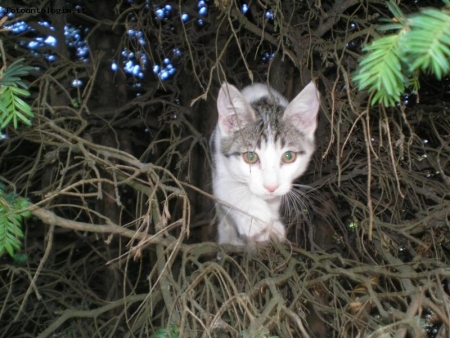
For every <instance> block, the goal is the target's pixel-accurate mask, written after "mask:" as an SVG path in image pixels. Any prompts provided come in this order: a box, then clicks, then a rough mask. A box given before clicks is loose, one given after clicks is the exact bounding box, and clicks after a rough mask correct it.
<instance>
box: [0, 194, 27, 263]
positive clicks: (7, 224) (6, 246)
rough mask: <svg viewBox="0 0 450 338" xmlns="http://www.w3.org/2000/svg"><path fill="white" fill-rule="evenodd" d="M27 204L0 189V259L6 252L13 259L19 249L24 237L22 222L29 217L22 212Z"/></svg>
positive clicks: (24, 211) (14, 195)
mask: <svg viewBox="0 0 450 338" xmlns="http://www.w3.org/2000/svg"><path fill="white" fill-rule="evenodd" d="M29 204H30V203H29V202H28V200H27V199H25V198H22V197H19V196H17V195H16V194H14V193H6V192H5V191H4V188H3V187H0V257H1V256H3V255H4V254H5V253H6V252H7V253H8V254H9V255H10V256H11V257H14V255H15V252H17V251H19V250H20V249H21V239H22V238H23V237H24V233H23V231H22V220H23V218H24V217H25V218H26V217H30V216H31V213H30V212H29V211H28V210H24V209H26V208H27V207H28V206H29Z"/></svg>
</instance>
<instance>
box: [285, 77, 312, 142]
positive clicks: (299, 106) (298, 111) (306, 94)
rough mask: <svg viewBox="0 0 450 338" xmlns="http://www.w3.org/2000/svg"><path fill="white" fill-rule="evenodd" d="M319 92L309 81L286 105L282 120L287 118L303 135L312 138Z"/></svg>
mask: <svg viewBox="0 0 450 338" xmlns="http://www.w3.org/2000/svg"><path fill="white" fill-rule="evenodd" d="M319 107H320V94H319V91H318V90H317V88H316V86H315V84H314V82H312V81H311V82H310V83H309V84H308V85H307V86H306V87H305V88H304V89H303V90H302V91H301V92H300V94H298V95H297V96H296V97H295V98H294V99H293V100H292V101H291V103H289V105H288V106H287V108H286V110H285V112H284V116H283V120H289V121H291V123H293V124H294V126H295V127H296V128H297V129H298V130H300V131H301V132H302V133H303V134H305V136H306V137H307V138H308V139H310V140H314V132H315V131H316V128H317V113H318V112H319Z"/></svg>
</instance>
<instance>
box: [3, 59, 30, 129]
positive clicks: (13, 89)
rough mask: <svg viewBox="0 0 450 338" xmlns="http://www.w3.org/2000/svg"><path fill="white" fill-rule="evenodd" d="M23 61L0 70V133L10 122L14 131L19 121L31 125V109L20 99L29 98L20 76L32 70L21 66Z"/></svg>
mask: <svg viewBox="0 0 450 338" xmlns="http://www.w3.org/2000/svg"><path fill="white" fill-rule="evenodd" d="M23 60H24V59H18V60H16V61H15V62H13V63H12V64H11V65H10V66H9V67H6V68H5V69H3V68H2V69H0V131H1V130H2V129H4V128H6V127H7V126H8V125H9V124H10V123H11V122H12V123H13V125H14V128H16V129H17V126H18V123H19V121H20V122H22V123H24V124H26V125H31V118H32V117H33V116H34V114H33V112H32V111H31V107H30V106H29V105H28V103H26V102H25V101H24V100H22V98H21V97H28V96H30V92H29V91H28V86H27V85H26V84H25V83H24V82H23V81H22V79H21V76H25V75H28V73H29V71H30V70H32V69H33V67H29V66H24V65H22V61H23ZM19 87H22V88H23V89H22V88H19ZM0 135H1V132H0Z"/></svg>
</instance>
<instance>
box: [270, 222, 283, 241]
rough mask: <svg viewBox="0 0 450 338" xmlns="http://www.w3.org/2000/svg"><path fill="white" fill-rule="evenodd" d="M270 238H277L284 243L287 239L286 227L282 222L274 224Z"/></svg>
mask: <svg viewBox="0 0 450 338" xmlns="http://www.w3.org/2000/svg"><path fill="white" fill-rule="evenodd" d="M270 236H275V237H277V238H278V240H279V241H280V242H283V241H284V240H285V239H286V227H285V226H284V224H283V223H281V222H280V221H275V222H273V225H272V228H271V231H270Z"/></svg>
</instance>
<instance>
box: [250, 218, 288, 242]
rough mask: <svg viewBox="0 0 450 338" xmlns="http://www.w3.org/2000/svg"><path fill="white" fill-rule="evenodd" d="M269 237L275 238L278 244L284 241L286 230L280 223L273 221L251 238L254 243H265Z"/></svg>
mask: <svg viewBox="0 0 450 338" xmlns="http://www.w3.org/2000/svg"><path fill="white" fill-rule="evenodd" d="M271 237H274V238H277V239H278V240H279V241H280V242H282V241H284V240H285V239H286V228H285V227H284V225H283V223H281V222H280V221H273V222H272V223H271V224H270V225H267V226H265V227H263V228H261V231H260V232H259V233H257V234H254V235H253V236H251V239H252V240H253V241H256V242H267V241H269V240H270V238H271Z"/></svg>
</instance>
